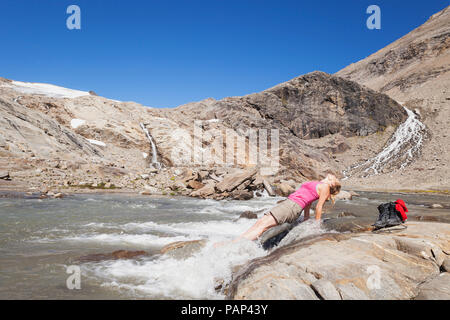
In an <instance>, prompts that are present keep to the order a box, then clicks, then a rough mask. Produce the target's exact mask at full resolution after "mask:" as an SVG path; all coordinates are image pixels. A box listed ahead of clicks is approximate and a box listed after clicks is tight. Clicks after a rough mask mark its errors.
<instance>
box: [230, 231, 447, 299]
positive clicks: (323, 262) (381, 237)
mask: <svg viewBox="0 0 450 320" xmlns="http://www.w3.org/2000/svg"><path fill="white" fill-rule="evenodd" d="M448 253H450V228H449V225H448V224H445V223H427V222H411V223H409V224H408V228H407V229H406V230H404V231H402V232H399V233H393V234H374V233H349V234H338V233H326V234H322V235H319V236H311V237H309V238H304V239H302V240H300V241H297V242H292V243H291V244H288V245H286V246H282V247H280V248H278V249H275V250H273V252H271V253H270V254H269V255H267V256H265V257H262V258H257V259H255V260H253V261H251V262H249V263H248V264H247V265H245V266H244V267H242V268H241V269H240V270H239V271H238V272H236V273H235V274H234V277H233V280H232V282H231V284H230V286H229V291H228V292H229V294H228V298H230V299H256V300H260V299H343V300H347V299H414V298H427V299H434V298H437V297H441V298H443V297H448V294H450V291H449V288H448V286H447V285H443V284H442V280H445V279H447V278H448V273H441V266H442V265H443V263H444V261H445V260H444V259H446V258H447V257H448ZM438 288H439V289H438ZM434 289H436V290H438V291H439V290H440V291H439V293H436V292H435V291H433V290H434Z"/></svg>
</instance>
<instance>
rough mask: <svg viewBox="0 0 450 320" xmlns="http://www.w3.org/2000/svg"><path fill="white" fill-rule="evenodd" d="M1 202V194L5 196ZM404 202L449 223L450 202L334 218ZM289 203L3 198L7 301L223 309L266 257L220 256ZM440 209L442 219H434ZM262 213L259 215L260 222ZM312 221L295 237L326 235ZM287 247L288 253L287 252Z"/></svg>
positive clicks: (256, 250)
mask: <svg viewBox="0 0 450 320" xmlns="http://www.w3.org/2000/svg"><path fill="white" fill-rule="evenodd" d="M0 196H1V194H0ZM397 198H402V199H404V200H405V201H406V203H407V204H408V208H409V210H410V212H409V215H410V216H411V217H414V216H415V217H418V216H422V217H431V216H439V217H440V219H441V220H442V219H444V220H446V221H447V222H450V212H449V209H448V208H450V197H449V196H444V195H409V194H408V195H405V194H386V193H374V192H361V193H360V197H355V198H354V200H351V201H338V202H337V203H336V206H335V207H334V208H332V209H331V208H328V210H327V212H328V213H327V214H326V215H325V216H333V215H336V214H337V213H339V212H342V211H350V212H352V211H359V212H361V211H363V212H364V213H365V214H367V215H370V216H373V219H374V221H375V220H376V218H377V215H378V214H377V209H376V207H377V205H378V204H380V203H382V202H385V201H392V200H395V199H397ZM280 199H281V198H271V197H261V198H255V199H252V200H249V201H226V200H223V201H215V200H198V199H193V198H183V197H177V198H152V197H146V196H130V195H111V194H108V195H99V194H96V195H92V194H90V195H71V196H68V197H66V198H64V199H44V200H40V199H36V198H24V197H23V196H17V197H11V196H8V197H0V244H1V246H0V247H1V249H0V250H1V252H0V253H1V254H0V299H223V298H224V297H223V296H222V295H221V294H220V293H218V292H216V290H215V289H214V287H215V285H216V281H217V279H224V280H225V281H228V280H230V278H231V274H232V269H233V267H234V266H239V265H242V264H244V263H245V262H247V261H249V260H251V259H253V258H256V257H259V256H263V255H266V254H267V251H265V250H263V249H262V248H261V246H259V245H258V244H257V243H255V242H247V241H245V242H239V243H237V244H228V245H225V246H223V247H220V248H217V249H216V248H214V247H213V244H214V243H215V242H218V241H224V240H229V239H233V238H234V237H236V236H237V235H239V234H240V233H242V232H244V231H245V230H246V229H247V228H249V227H250V226H251V225H252V224H253V223H254V220H248V219H238V218H239V215H240V214H241V213H242V212H243V211H247V210H251V211H255V210H260V209H269V208H271V207H272V206H273V205H274V204H276V202H277V201H278V200H280ZM433 203H440V204H443V205H444V208H442V209H431V208H429V205H430V204H433ZM262 214H263V213H262V212H261V213H259V214H258V216H261V215H262ZM324 231H325V230H323V229H322V228H321V227H319V226H318V225H317V224H314V223H313V221H308V222H307V223H304V224H300V225H299V227H297V231H296V232H295V235H296V237H301V236H305V235H310V234H314V233H321V232H324ZM196 239H206V240H207V243H206V245H205V247H203V248H202V249H201V250H200V251H198V252H197V253H195V254H193V255H191V256H189V257H185V258H184V259H179V258H178V259H177V258H175V257H172V256H170V255H161V254H159V250H160V249H161V248H162V247H163V246H164V245H166V244H169V243H172V242H175V241H183V240H196ZM280 245H282V244H280ZM120 249H124V250H145V251H146V252H148V253H149V255H147V256H143V257H139V258H137V259H133V260H107V261H98V262H86V263H75V262H76V261H77V259H78V258H79V257H82V256H85V255H88V254H94V253H111V252H113V251H116V250H120ZM73 264H76V265H77V266H79V267H80V270H81V289H79V290H76V289H74V290H69V289H68V288H67V285H66V280H67V278H68V277H69V276H70V274H67V273H66V271H67V267H68V266H70V265H73Z"/></svg>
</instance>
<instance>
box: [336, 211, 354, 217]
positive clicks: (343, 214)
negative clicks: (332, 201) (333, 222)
mask: <svg viewBox="0 0 450 320" xmlns="http://www.w3.org/2000/svg"><path fill="white" fill-rule="evenodd" d="M337 216H338V218H343V217H355V215H354V214H353V213H351V212H347V211H342V212H339V213H338V215H337Z"/></svg>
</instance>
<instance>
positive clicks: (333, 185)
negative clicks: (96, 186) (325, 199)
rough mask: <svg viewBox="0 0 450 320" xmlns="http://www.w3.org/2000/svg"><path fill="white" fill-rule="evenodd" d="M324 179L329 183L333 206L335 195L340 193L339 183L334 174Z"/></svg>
mask: <svg viewBox="0 0 450 320" xmlns="http://www.w3.org/2000/svg"><path fill="white" fill-rule="evenodd" d="M326 179H327V180H328V182H329V184H328V185H329V186H330V194H331V202H332V203H333V205H334V203H335V202H336V195H337V194H338V193H339V192H341V183H340V181H339V180H338V178H336V176H335V175H334V174H328V175H327V177H326Z"/></svg>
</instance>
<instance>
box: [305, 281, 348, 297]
mask: <svg viewBox="0 0 450 320" xmlns="http://www.w3.org/2000/svg"><path fill="white" fill-rule="evenodd" d="M311 287H312V288H313V289H314V290H315V291H316V293H317V294H318V295H319V296H320V297H321V298H322V299H324V300H342V298H341V295H340V294H339V292H338V291H337V289H336V288H335V286H334V285H333V284H332V283H331V282H330V281H328V280H324V279H320V280H317V281H314V282H313V283H312V284H311Z"/></svg>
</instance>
